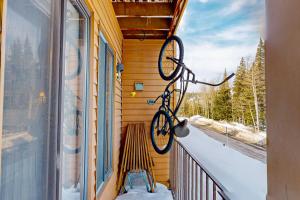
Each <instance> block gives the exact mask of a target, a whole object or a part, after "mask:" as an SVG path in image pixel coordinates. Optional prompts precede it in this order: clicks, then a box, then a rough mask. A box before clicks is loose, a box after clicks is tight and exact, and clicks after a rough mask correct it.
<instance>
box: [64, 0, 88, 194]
mask: <svg viewBox="0 0 300 200" xmlns="http://www.w3.org/2000/svg"><path fill="white" fill-rule="evenodd" d="M88 27H89V16H88V14H87V13H86V10H85V9H83V7H82V4H81V3H80V2H79V1H77V2H76V1H73V0H67V4H66V18H65V27H64V28H65V29H64V31H65V39H64V82H63V83H64V85H63V127H62V136H61V137H62V140H63V147H62V149H63V154H62V155H63V159H62V173H61V174H62V183H61V185H62V198H61V199H62V200H67V199H70V197H71V196H72V200H79V199H83V197H84V196H85V195H84V190H83V189H84V188H83V187H85V186H86V184H84V183H85V180H84V178H85V174H84V170H86V165H85V163H86V162H85V159H86V158H85V157H86V156H85V151H86V145H85V141H86V128H85V127H86V124H85V122H86V116H87V114H86V112H87V105H86V103H87V98H88V97H87V94H86V92H87V91H86V87H87V80H88V79H87V74H88V73H87V68H88V67H87V66H88V65H87V63H88V61H87V59H88V46H87V45H88V44H89V42H88Z"/></svg>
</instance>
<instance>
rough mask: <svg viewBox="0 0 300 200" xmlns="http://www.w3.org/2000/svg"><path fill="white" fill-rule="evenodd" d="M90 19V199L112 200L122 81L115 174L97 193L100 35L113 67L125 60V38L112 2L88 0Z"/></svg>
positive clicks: (117, 118)
mask: <svg viewBox="0 0 300 200" xmlns="http://www.w3.org/2000/svg"><path fill="white" fill-rule="evenodd" d="M86 3H87V5H88V7H89V10H90V12H91V14H92V16H91V32H90V33H91V34H90V36H91V41H90V42H91V45H90V52H91V53H90V55H91V58H90V77H91V80H90V94H91V95H90V105H91V108H90V131H89V163H88V165H89V171H88V199H89V200H94V199H97V200H98V199H99V200H100V199H101V200H102V199H103V200H112V199H114V198H115V197H116V195H117V191H116V182H117V177H118V163H119V153H120V152H119V151H120V136H121V114H122V111H121V102H122V91H121V82H120V81H119V80H117V79H116V77H115V97H114V100H115V105H114V107H115V109H114V110H115V112H114V130H113V173H112V175H111V177H110V178H109V179H108V180H107V182H105V183H104V185H103V186H102V188H101V190H100V192H99V194H96V190H97V188H96V158H97V154H96V152H97V125H98V123H97V110H98V106H97V98H98V94H97V88H98V81H99V80H98V66H99V62H101V60H99V56H98V55H99V51H100V49H99V33H100V32H101V33H102V34H103V35H104V37H105V39H106V40H107V42H108V44H109V46H110V47H111V48H112V50H113V52H114V56H115V61H114V63H115V64H114V66H115V67H116V64H117V62H118V61H119V62H120V61H121V60H122V40H123V35H122V32H121V30H120V27H119V24H118V21H117V19H116V16H115V13H114V9H113V6H112V3H111V1H109V0H101V1H94V0H86ZM115 71H116V70H115Z"/></svg>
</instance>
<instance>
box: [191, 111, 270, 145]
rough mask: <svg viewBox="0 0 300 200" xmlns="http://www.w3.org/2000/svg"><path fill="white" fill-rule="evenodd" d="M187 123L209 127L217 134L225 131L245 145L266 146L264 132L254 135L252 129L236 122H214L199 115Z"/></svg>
mask: <svg viewBox="0 0 300 200" xmlns="http://www.w3.org/2000/svg"><path fill="white" fill-rule="evenodd" d="M189 121H190V123H192V124H196V125H200V126H206V127H211V128H213V129H215V130H217V131H219V132H224V133H225V132H226V131H227V132H228V133H229V134H234V137H235V138H237V139H241V140H243V141H245V142H247V143H252V144H258V145H262V146H264V145H265V144H266V137H267V134H266V132H265V131H260V132H258V133H254V132H253V128H252V127H248V126H245V125H243V124H240V123H237V122H230V123H229V122H225V121H215V120H212V119H207V118H205V117H202V116H199V115H195V116H192V117H191V118H190V119H189Z"/></svg>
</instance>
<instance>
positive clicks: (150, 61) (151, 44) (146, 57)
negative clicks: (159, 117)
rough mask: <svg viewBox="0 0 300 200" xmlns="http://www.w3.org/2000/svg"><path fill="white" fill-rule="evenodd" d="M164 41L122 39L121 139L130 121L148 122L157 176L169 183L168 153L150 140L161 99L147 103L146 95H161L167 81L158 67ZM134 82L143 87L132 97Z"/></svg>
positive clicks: (161, 181) (147, 96)
mask: <svg viewBox="0 0 300 200" xmlns="http://www.w3.org/2000/svg"><path fill="white" fill-rule="evenodd" d="M163 42H164V40H143V41H141V40H130V39H125V40H124V41H123V63H124V66H125V69H124V72H123V74H122V88H123V103H122V143H123V140H124V138H125V134H126V127H127V124H128V123H132V122H140V121H143V122H145V123H146V131H147V137H148V139H149V145H150V150H151V155H152V156H153V157H154V162H155V166H154V174H155V175H156V180H157V181H158V182H160V183H163V184H165V185H167V186H169V154H166V155H159V154H157V153H156V152H155V151H154V149H153V147H152V145H151V141H150V123H151V120H152V118H153V116H154V114H155V112H156V111H157V109H158V107H159V103H157V104H156V105H152V106H151V105H148V104H147V99H153V98H156V97H157V96H159V95H161V94H162V92H163V91H164V89H165V86H166V85H167V83H168V82H167V81H163V80H162V79H161V77H160V76H159V74H158V68H157V61H158V55H159V51H160V48H161V46H162V44H163ZM135 82H143V83H144V90H143V91H139V92H136V96H135V97H131V96H130V93H131V92H133V91H134V83H135Z"/></svg>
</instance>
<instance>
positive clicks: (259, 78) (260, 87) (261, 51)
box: [253, 39, 266, 128]
mask: <svg viewBox="0 0 300 200" xmlns="http://www.w3.org/2000/svg"><path fill="white" fill-rule="evenodd" d="M253 73H254V81H255V86H256V95H257V106H258V110H259V111H258V112H259V113H258V118H259V119H258V121H259V123H260V127H259V128H261V127H262V126H265V124H266V120H265V115H266V86H265V45H264V42H263V40H262V39H260V41H259V44H258V47H257V52H256V56H255V61H254V64H253Z"/></svg>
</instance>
